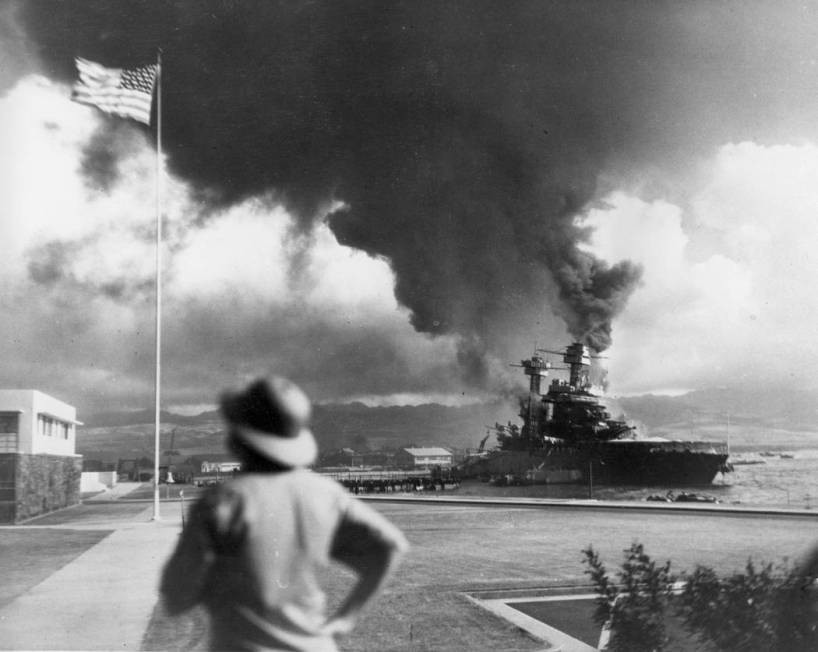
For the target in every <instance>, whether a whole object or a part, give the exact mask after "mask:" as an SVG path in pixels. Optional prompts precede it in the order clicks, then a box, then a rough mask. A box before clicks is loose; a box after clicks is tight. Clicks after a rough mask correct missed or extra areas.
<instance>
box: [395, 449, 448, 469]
mask: <svg viewBox="0 0 818 652" xmlns="http://www.w3.org/2000/svg"><path fill="white" fill-rule="evenodd" d="M395 465H396V466H399V467H401V468H404V469H429V468H432V467H435V466H439V467H441V468H446V467H450V466H451V465H452V453H451V452H450V451H447V450H446V449H445V448H441V447H439V446H431V447H428V448H402V449H401V450H399V451H398V452H397V453H395Z"/></svg>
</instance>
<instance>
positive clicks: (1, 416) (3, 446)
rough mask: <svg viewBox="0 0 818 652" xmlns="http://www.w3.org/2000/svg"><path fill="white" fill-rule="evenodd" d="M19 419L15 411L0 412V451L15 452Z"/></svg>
mask: <svg viewBox="0 0 818 652" xmlns="http://www.w3.org/2000/svg"><path fill="white" fill-rule="evenodd" d="M19 421H20V420H19V415H18V414H17V413H16V412H0V453H16V452H17V446H18V429H19Z"/></svg>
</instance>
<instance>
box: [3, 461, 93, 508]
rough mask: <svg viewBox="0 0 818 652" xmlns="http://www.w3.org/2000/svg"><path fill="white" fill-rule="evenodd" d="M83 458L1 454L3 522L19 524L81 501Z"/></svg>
mask: <svg viewBox="0 0 818 652" xmlns="http://www.w3.org/2000/svg"><path fill="white" fill-rule="evenodd" d="M81 475H82V457H79V456H78V457H64V456H60V455H23V454H20V453H6V454H0V522H2V523H18V522H20V521H24V520H27V519H30V518H33V517H35V516H39V515H41V514H46V513H48V512H53V511H54V510H56V509H62V508H63V507H68V506H69V505H75V504H77V503H79V502H80V478H81Z"/></svg>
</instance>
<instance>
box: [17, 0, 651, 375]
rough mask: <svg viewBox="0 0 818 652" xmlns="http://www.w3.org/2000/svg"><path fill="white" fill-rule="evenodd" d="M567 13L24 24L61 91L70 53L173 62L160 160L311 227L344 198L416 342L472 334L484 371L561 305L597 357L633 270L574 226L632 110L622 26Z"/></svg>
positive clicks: (35, 17)
mask: <svg viewBox="0 0 818 652" xmlns="http://www.w3.org/2000/svg"><path fill="white" fill-rule="evenodd" d="M568 5H573V3H549V2H541V1H540V0H536V1H533V2H495V1H493V0H492V1H491V2H479V1H475V0H468V1H464V2H415V1H412V2H384V1H382V0H378V1H375V2H363V1H361V0H355V1H353V2H344V1H341V0H333V1H331V2H330V1H327V2H306V1H305V2H287V1H283V0H282V1H275V0H263V1H257V2H251V1H243V2H230V1H227V0H225V1H221V2H214V1H212V0H209V1H208V0H189V1H178V2H155V1H153V0H151V1H143V2H139V1H131V2H129V3H111V2H108V1H104V2H93V1H82V2H79V1H78V2H55V1H53V0H49V1H46V2H39V1H32V2H26V3H23V5H22V12H23V13H22V14H21V15H22V18H23V20H24V22H25V26H26V29H27V32H28V34H29V36H30V37H31V38H33V39H34V40H35V41H36V42H37V43H38V44H39V53H40V56H41V58H42V60H43V62H44V65H45V67H46V68H47V70H48V71H49V72H50V73H51V74H52V75H55V76H60V77H62V78H64V79H66V80H68V79H72V78H73V75H74V72H73V58H74V57H75V56H82V57H85V58H88V59H92V60H96V61H100V62H102V63H103V64H105V65H110V66H125V67H127V66H135V65H141V64H144V63H146V62H150V61H153V60H154V59H155V57H156V52H157V49H158V48H161V49H162V59H163V70H162V102H163V115H162V120H163V142H164V148H165V150H166V152H167V153H168V154H169V157H170V164H171V166H172V168H173V170H174V171H175V172H176V173H177V174H179V175H181V176H182V177H184V178H185V179H187V180H188V181H189V182H190V183H191V184H192V185H193V187H194V188H195V189H196V191H197V192H198V194H199V197H200V199H201V200H203V202H204V203H205V204H206V205H208V206H210V207H211V208H218V207H224V206H227V205H230V204H233V203H236V202H239V201H241V200H243V199H246V198H249V197H253V196H262V195H267V196H269V194H270V193H271V192H275V193H276V195H275V196H276V197H279V198H281V199H282V200H283V201H284V202H285V203H286V204H287V205H288V206H289V208H290V209H291V210H292V211H293V212H295V213H296V214H297V215H298V216H299V218H300V219H301V220H302V221H303V224H304V227H305V228H308V227H309V224H310V223H311V221H313V220H314V219H316V216H317V215H320V214H323V212H324V211H325V209H326V207H327V206H329V205H330V202H331V201H333V200H340V201H342V202H344V204H345V206H344V208H343V209H340V210H338V211H336V212H334V213H333V214H331V215H330V217H329V224H330V226H331V228H332V230H333V232H334V233H335V235H336V237H337V238H338V240H339V241H340V242H341V243H343V244H346V245H350V246H353V247H357V248H359V249H361V250H363V251H366V252H368V253H370V254H371V255H375V256H383V257H386V258H387V259H388V260H389V261H390V262H391V265H392V268H393V269H394V271H395V274H396V279H397V280H396V294H397V297H398V299H399V300H400V302H401V303H402V304H404V305H405V306H407V307H408V308H409V309H410V310H411V320H412V323H413V325H414V326H415V328H416V329H418V330H419V331H423V332H427V333H432V334H438V333H457V334H460V335H461V336H463V342H464V346H463V350H462V351H461V357H462V358H463V359H464V360H469V363H470V365H471V367H473V368H479V367H480V365H479V364H476V363H475V360H474V358H475V355H482V354H483V353H484V352H492V351H495V352H496V351H502V342H503V340H504V338H507V337H508V335H509V330H508V325H509V324H511V323H513V322H514V319H515V317H516V318H518V319H519V318H523V317H525V318H528V317H530V316H531V315H532V313H533V314H536V313H537V312H540V313H545V312H546V311H548V310H552V311H555V312H557V313H558V314H559V315H560V316H561V317H562V318H563V319H564V321H565V323H566V324H567V328H568V330H569V332H570V333H571V334H572V335H573V336H575V337H576V338H580V339H582V340H583V341H585V342H586V343H587V344H589V345H590V346H592V347H593V348H594V349H596V350H598V351H599V350H603V349H604V348H606V347H607V346H608V345H609V344H610V327H611V320H612V318H613V317H614V316H615V315H616V314H617V312H618V311H620V310H621V309H622V307H623V306H624V304H625V301H626V300H627V298H628V296H629V294H630V292H631V291H632V289H633V287H634V285H635V283H636V282H637V280H638V277H639V270H638V269H637V268H636V267H635V266H634V265H632V264H630V263H620V264H618V265H616V266H614V267H609V266H607V265H606V264H604V263H603V262H602V261H600V260H597V259H595V258H594V257H593V256H591V255H590V254H588V253H586V252H584V251H582V250H581V244H582V243H583V241H584V239H585V237H586V235H587V234H586V233H585V232H584V231H583V230H582V229H580V228H579V227H577V226H576V224H575V222H574V219H575V216H576V215H577V214H578V212H580V211H581V210H582V209H583V208H584V207H586V206H587V204H588V202H589V201H590V200H592V199H593V198H594V196H595V193H596V190H597V188H596V181H597V178H598V175H599V173H600V171H601V170H603V169H604V167H605V166H606V164H607V163H608V162H609V161H610V159H611V157H612V155H613V153H614V152H616V153H617V156H620V157H621V156H622V153H623V150H626V149H627V147H628V143H629V142H631V141H632V140H633V138H632V132H633V131H634V130H635V129H636V127H637V124H638V118H635V117H634V114H633V111H630V110H627V111H626V110H625V109H626V108H628V106H627V104H628V102H626V100H625V97H626V94H627V90H628V89H623V88H621V87H622V84H621V83H620V82H621V81H622V69H620V67H619V66H622V65H623V62H622V61H613V60H611V58H610V57H608V55H607V54H605V53H606V52H607V50H606V46H608V45H610V42H611V40H612V39H614V38H615V37H614V36H613V32H614V31H615V29H616V26H615V25H613V24H612V23H615V21H616V19H617V18H616V16H617V15H618V14H617V13H613V14H612V13H611V10H610V9H606V3H601V4H593V5H592V4H588V5H587V6H586V9H584V10H583V9H582V8H579V10H574V9H572V10H571V11H570V12H569V11H567V10H566V7H567V6H568ZM627 20H628V18H627V17H625V16H624V15H623V17H622V21H623V24H625V21H627ZM624 63H625V65H627V64H628V62H624ZM606 84H607V86H606ZM603 88H604V89H605V90H604V91H603V90H602V89H603ZM89 160H99V157H98V156H97V157H96V158H93V159H89ZM87 172H88V173H89V174H91V175H94V174H99V175H100V176H101V178H100V182H101V183H100V184H99V185H100V186H103V187H104V186H105V184H106V183H110V181H111V180H110V178H109V177H110V171H103V170H99V169H97V168H96V167H94V166H88V167H87ZM532 306H534V309H533V310H532ZM533 327H534V326H533V324H531V323H527V324H519V323H517V324H515V325H514V326H513V328H512V330H513V329H516V334H517V335H522V334H523V333H526V332H527V331H528V332H530V331H531V329H533Z"/></svg>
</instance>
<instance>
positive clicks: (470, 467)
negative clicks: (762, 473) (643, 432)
mask: <svg viewBox="0 0 818 652" xmlns="http://www.w3.org/2000/svg"><path fill="white" fill-rule="evenodd" d="M727 457H728V453H727V448H726V446H725V445H724V444H720V443H714V442H692V441H662V442H655V441H640V440H615V441H607V442H578V443H576V444H567V443H565V444H559V443H558V444H547V445H546V446H545V447H543V448H542V449H536V450H532V451H494V452H493V453H491V454H489V455H488V456H487V457H485V458H482V459H480V460H475V461H473V462H472V463H471V464H467V465H465V466H464V467H463V468H462V469H461V471H462V473H463V475H464V477H480V476H504V475H507V476H515V477H517V478H519V479H520V480H521V481H525V480H528V481H529V482H531V483H534V484H548V483H552V482H553V483H559V482H585V483H587V482H589V481H593V482H594V483H597V484H613V485H642V486H700V485H708V484H710V483H712V482H713V480H714V479H715V477H716V475H717V474H718V473H719V472H722V471H724V470H726V464H727ZM570 471H573V473H571V472H570ZM549 479H550V481H549Z"/></svg>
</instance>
